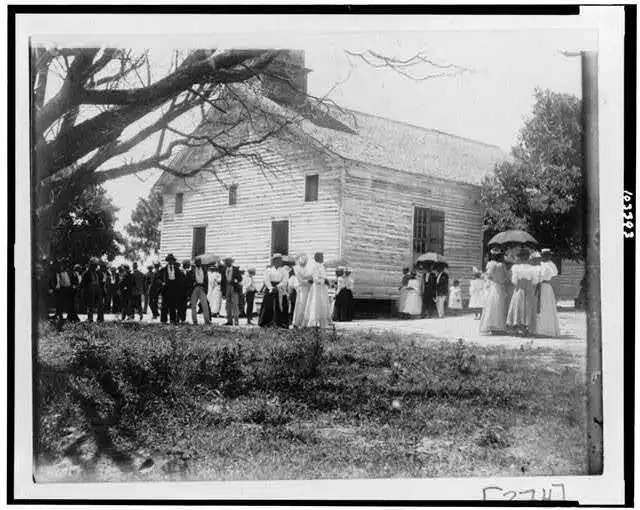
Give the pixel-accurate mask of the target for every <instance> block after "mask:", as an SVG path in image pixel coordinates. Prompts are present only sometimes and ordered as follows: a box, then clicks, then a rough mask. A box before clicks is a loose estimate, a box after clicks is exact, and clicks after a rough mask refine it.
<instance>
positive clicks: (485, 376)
mask: <svg viewBox="0 0 640 510" xmlns="http://www.w3.org/2000/svg"><path fill="white" fill-rule="evenodd" d="M136 326H137V329H136V331H135V335H133V334H132V331H131V330H130V328H127V327H124V326H123V325H117V324H113V325H111V324H109V325H106V324H105V325H103V326H98V327H89V326H86V325H82V324H79V325H76V326H73V327H70V328H68V329H65V330H64V331H62V332H58V331H56V330H54V329H52V328H49V329H47V328H46V327H42V328H41V330H40V332H41V337H40V349H39V358H38V363H37V375H38V384H39V393H38V409H37V411H38V430H37V435H38V440H39V441H38V444H39V456H40V458H41V459H49V460H55V459H60V458H61V457H69V458H74V459H75V462H76V463H78V464H79V465H81V466H82V469H83V470H84V471H85V472H86V473H88V474H89V475H91V474H92V473H95V469H96V465H97V461H98V460H99V459H100V458H102V457H108V458H110V459H111V460H112V461H113V462H114V463H115V464H116V465H118V466H119V467H120V469H121V470H123V471H128V472H131V471H135V470H140V469H142V465H144V466H150V465H153V464H154V462H153V461H151V460H150V459H151V457H148V458H147V459H146V460H144V462H142V463H141V462H139V461H138V460H137V459H136V456H135V454H136V452H143V455H147V454H148V453H144V452H150V451H158V450H161V451H164V452H166V454H167V455H172V456H173V457H172V459H173V460H172V463H169V462H168V463H167V464H166V465H167V466H174V467H172V468H167V469H169V470H170V471H171V470H174V471H175V470H176V469H177V471H178V472H179V473H181V475H180V476H183V477H186V476H188V475H189V469H190V468H189V466H190V465H192V464H193V463H194V462H197V461H203V459H204V458H208V457H211V455H213V456H214V457H215V456H216V455H222V454H221V453H212V452H214V451H215V452H221V451H222V450H220V449H221V448H223V446H222V444H227V443H226V442H225V440H224V439H222V438H225V439H226V438H227V437H230V438H233V443H228V444H227V446H224V448H226V450H224V451H225V452H227V453H224V455H223V457H221V458H223V459H226V458H227V457H228V458H234V459H235V458H236V456H237V457H238V458H252V456H254V455H258V454H260V452H263V451H265V449H269V448H272V449H275V450H274V451H278V450H282V449H283V448H284V449H285V450H286V449H293V451H298V450H297V449H299V448H311V449H312V450H313V451H315V450H314V449H317V448H321V446H318V444H319V443H322V440H321V439H319V438H318V436H317V435H316V434H314V433H313V430H309V429H306V428H302V429H301V428H300V426H301V425H300V424H304V423H312V424H315V426H318V427H319V426H320V425H321V424H322V423H324V422H327V421H328V423H331V424H333V425H332V426H335V424H336V423H345V424H353V423H356V424H360V425H359V426H360V427H364V429H363V430H364V431H367V430H368V431H369V432H367V434H369V435H371V437H372V440H374V439H375V441H382V442H381V443H380V444H381V445H382V451H384V452H386V453H387V454H388V455H391V457H390V458H396V457H397V462H398V463H401V462H405V461H407V462H410V464H412V465H416V466H423V467H424V459H421V458H420V459H417V460H416V459H414V456H415V455H414V454H413V453H411V454H407V455H409V457H406V456H404V457H403V456H402V455H400V456H396V454H395V453H393V450H389V448H391V445H394V444H398V445H400V444H405V443H404V442H406V441H412V442H416V441H419V439H420V438H422V437H425V434H426V435H431V436H433V437H438V436H447V435H451V434H458V435H462V436H461V437H470V438H472V437H473V438H475V439H473V441H474V444H476V445H477V446H479V447H482V448H490V449H493V450H496V449H497V450H501V449H506V448H508V447H509V446H510V444H511V439H510V435H509V431H508V428H509V426H510V425H511V424H513V423H514V418H513V417H514V416H519V417H522V418H523V419H529V418H528V417H532V416H536V417H545V416H553V419H560V420H563V421H564V422H565V423H566V424H567V426H568V427H578V426H579V424H580V423H581V419H580V413H581V407H580V405H579V402H580V401H581V398H582V390H581V387H580V386H578V385H576V384H575V376H574V374H573V372H566V371H565V372H561V373H558V374H555V375H553V376H550V375H549V373H548V372H544V371H543V370H541V369H540V368H539V367H536V366H535V364H533V363H532V359H534V358H535V356H536V352H535V351H533V350H527V352H519V351H517V350H514V351H508V350H500V349H495V348H494V349H482V348H480V347H477V346H474V345H470V344H467V343H465V342H464V341H463V340H459V341H458V342H457V343H455V344H450V343H444V342H443V343H439V344H438V343H436V344H433V345H429V346H426V347H416V346H412V345H410V344H409V343H406V342H403V341H402V340H400V339H399V338H398V337H395V336H392V335H384V334H375V333H368V334H365V335H362V336H358V335H356V334H352V335H344V336H342V335H341V336H338V335H337V334H336V332H335V331H327V332H323V331H316V330H299V331H297V330H292V331H270V330H268V331H265V330H257V329H253V330H246V331H233V330H228V329H224V328H220V327H215V326H211V327H209V328H192V327H189V326H187V327H183V328H178V329H176V328H174V327H168V326H160V325H150V326H147V327H144V326H139V325H136ZM572 383H573V384H572ZM443 410H445V411H443ZM443 412H444V414H443ZM505 420H506V421H507V422H509V423H506V422H505ZM501 423H502V425H501ZM238 427H240V429H238ZM242 427H245V428H242ZM291 427H293V428H291ZM389 427H390V428H389ZM256 428H257V429H256ZM387 431H392V434H391V435H388V432H387ZM258 432H259V434H258V435H257V436H255V434H257V433H258ZM220 434H223V435H222V436H220ZM265 434H266V435H265ZM203 435H204V438H206V437H209V436H211V437H217V438H219V439H218V440H217V442H213V443H215V444H213V443H212V445H211V446H207V448H214V450H208V451H209V453H208V454H207V453H204V451H203V450H202V449H198V448H196V447H195V446H194V444H195V443H196V442H197V441H196V439H195V438H197V437H202V436H203ZM296 438H297V439H296ZM203 441H205V442H206V439H203ZM212 441H213V440H212ZM221 441H222V442H221ZM247 441H248V443H247ZM287 441H288V442H287ZM87 444H92V445H93V448H92V449H87V448H86V445H87ZM207 444H208V443H207ZM333 448H334V449H333V450H331V452H332V455H334V456H335V455H338V453H339V451H341V450H336V449H335V447H333ZM341 448H342V449H344V447H341ZM402 448H405V447H404V446H403V447H401V450H402ZM347 451H349V452H350V453H348V454H347V453H340V455H345V454H346V455H347V457H348V456H349V455H356V454H357V451H351V449H349V448H348V449H347ZM399 451H400V450H399ZM236 454H237V455H236ZM265 455H266V452H265ZM270 455H271V454H270ZM278 455H279V454H278ZM283 455H285V454H284V453H283ZM313 455H316V454H315V453H314V454H313ZM368 455H371V452H370V453H369V454H368ZM381 455H382V454H381ZM398 455H399V454H398ZM403 455H404V454H403ZM314 458H315V457H314ZM338 458H341V457H339V456H338V457H336V459H338ZM376 458H377V457H376ZM382 458H383V457H380V459H382ZM323 459H324V457H323ZM402 459H405V460H404V461H403V460H402ZM407 459H409V460H407ZM412 459H413V460H412ZM234 462H237V460H234ZM327 462H330V461H329V460H327V459H324V460H321V461H320V462H319V464H318V465H325V464H326V463H327ZM331 462H334V463H338V464H340V462H342V461H340V462H338V460H334V461H331ZM345 462H346V461H345ZM354 462H356V461H355V460H354ZM357 462H360V461H357ZM381 462H383V461H382V460H381ZM394 462H396V461H394ZM384 463H385V465H386V464H387V463H386V461H384ZM175 466H178V467H177V468H176V467H175ZM292 469H293V468H292ZM300 469H302V468H300ZM367 469H369V468H367ZM385 469H386V468H385ZM420 469H422V468H420ZM171 472H173V471H171Z"/></svg>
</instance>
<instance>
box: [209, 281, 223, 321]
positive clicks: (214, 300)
mask: <svg viewBox="0 0 640 510" xmlns="http://www.w3.org/2000/svg"><path fill="white" fill-rule="evenodd" d="M207 300H208V301H209V307H210V312H211V315H218V314H219V313H220V306H221V305H222V292H221V291H220V285H217V284H216V285H215V286H214V287H213V288H212V289H211V290H210V291H209V293H208V294H207Z"/></svg>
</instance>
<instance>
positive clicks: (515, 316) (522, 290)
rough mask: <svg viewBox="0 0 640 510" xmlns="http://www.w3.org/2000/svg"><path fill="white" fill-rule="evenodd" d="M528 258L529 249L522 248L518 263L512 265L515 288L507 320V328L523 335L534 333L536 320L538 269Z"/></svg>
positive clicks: (512, 278)
mask: <svg viewBox="0 0 640 510" xmlns="http://www.w3.org/2000/svg"><path fill="white" fill-rule="evenodd" d="M528 259H529V252H528V250H527V249H526V248H522V249H521V250H520V251H519V252H518V261H517V263H516V264H514V265H513V266H512V267H511V282H512V283H513V285H514V290H513V295H512V296H511V302H510V303H509V311H508V312H507V322H506V324H507V328H509V329H511V330H513V331H515V332H516V333H519V334H523V335H530V334H533V333H534V330H535V320H536V299H535V287H536V285H537V284H538V269H537V268H536V267H535V266H532V265H531V264H530V263H528ZM534 259H535V256H534Z"/></svg>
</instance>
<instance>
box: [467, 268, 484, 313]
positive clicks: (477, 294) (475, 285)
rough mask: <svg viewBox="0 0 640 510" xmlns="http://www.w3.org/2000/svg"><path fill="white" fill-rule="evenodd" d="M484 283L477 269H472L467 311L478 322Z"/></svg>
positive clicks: (482, 304) (482, 301)
mask: <svg viewBox="0 0 640 510" xmlns="http://www.w3.org/2000/svg"><path fill="white" fill-rule="evenodd" d="M485 284H486V281H485V279H484V278H482V273H481V272H480V271H479V270H478V268H477V267H474V268H473V279H472V280H469V310H472V311H473V312H474V313H475V317H474V319H476V320H480V315H481V314H482V309H483V308H484V298H485Z"/></svg>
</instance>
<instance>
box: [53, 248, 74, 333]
mask: <svg viewBox="0 0 640 510" xmlns="http://www.w3.org/2000/svg"><path fill="white" fill-rule="evenodd" d="M77 284H78V282H77V280H76V279H75V275H74V274H73V271H71V270H70V267H69V262H68V261H67V260H66V259H63V260H62V261H61V262H60V265H59V271H57V272H56V286H55V289H56V317H57V318H58V320H60V321H61V320H62V316H63V314H64V312H66V313H67V320H68V321H71V322H74V321H77V320H78V316H77V315H76V314H75V311H74V303H73V294H74V291H75V289H76V287H77Z"/></svg>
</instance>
